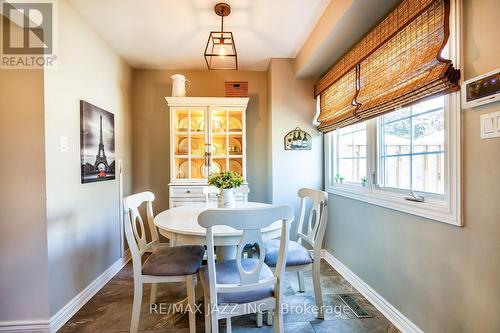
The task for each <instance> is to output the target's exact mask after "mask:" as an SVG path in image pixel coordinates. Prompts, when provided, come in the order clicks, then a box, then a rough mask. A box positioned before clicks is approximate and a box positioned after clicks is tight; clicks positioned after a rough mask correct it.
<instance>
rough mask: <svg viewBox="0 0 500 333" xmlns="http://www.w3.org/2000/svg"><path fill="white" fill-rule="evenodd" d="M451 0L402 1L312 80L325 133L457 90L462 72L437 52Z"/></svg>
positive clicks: (441, 45) (442, 44) (442, 42)
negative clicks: (318, 99)
mask: <svg viewBox="0 0 500 333" xmlns="http://www.w3.org/2000/svg"><path fill="white" fill-rule="evenodd" d="M449 12H450V4H449V0H404V1H403V2H402V3H401V4H400V5H399V6H398V7H397V8H396V9H395V10H394V11H393V12H391V13H390V14H389V15H388V16H387V17H386V18H385V19H384V20H383V21H382V22H381V23H380V24H379V25H377V26H376V27H375V28H374V29H373V30H372V31H371V32H370V33H369V34H368V35H367V36H366V37H364V38H363V39H362V40H361V41H360V42H358V43H357V44H356V45H355V46H354V47H353V48H352V49H351V50H350V51H349V52H347V54H346V55H345V56H344V57H343V58H342V59H340V61H339V62H337V63H336V64H335V65H334V66H333V67H332V68H331V69H330V70H329V71H328V72H327V73H326V74H325V75H324V76H323V77H322V78H321V79H320V80H319V81H318V82H317V83H316V85H315V87H314V90H315V91H314V94H315V96H318V95H320V108H321V110H320V111H321V112H320V115H319V117H318V121H319V122H320V125H319V126H318V128H319V129H320V130H321V131H322V132H324V133H326V132H329V131H332V130H335V129H337V128H340V127H344V126H347V125H351V124H354V123H357V122H360V121H364V120H367V119H370V118H373V117H376V116H379V115H381V114H383V113H386V112H390V111H393V110H394V109H395V108H396V107H404V106H407V105H410V104H413V103H416V102H418V101H420V100H422V99H425V98H428V97H431V96H436V95H439V94H447V93H450V92H453V91H457V90H458V89H459V86H458V81H459V79H460V71H459V70H458V69H455V68H454V67H453V64H452V63H451V61H450V60H446V59H444V58H442V57H441V51H442V50H443V48H444V47H445V45H446V43H447V41H448V36H449V26H448V24H449V22H448V21H449Z"/></svg>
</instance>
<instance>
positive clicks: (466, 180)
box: [325, 0, 500, 333]
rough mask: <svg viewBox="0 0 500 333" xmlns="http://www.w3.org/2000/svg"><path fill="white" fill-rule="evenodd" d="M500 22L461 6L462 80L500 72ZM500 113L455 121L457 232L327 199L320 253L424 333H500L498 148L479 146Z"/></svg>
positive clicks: (496, 9) (499, 9)
mask: <svg viewBox="0 0 500 333" xmlns="http://www.w3.org/2000/svg"><path fill="white" fill-rule="evenodd" d="M499 21H500V2H499V1H489V0H466V1H464V26H463V28H464V33H465V36H464V37H465V40H464V56H465V64H464V70H465V79H468V78H471V77H474V76H476V75H479V74H482V73H485V72H488V71H490V70H493V69H495V68H498V67H500V57H499V56H498V54H499V52H500V44H499V43H498V41H500V29H498V28H497V27H494V26H492V25H491V23H492V22H499ZM462 73H464V72H462ZM498 110H500V103H496V104H490V105H488V106H484V107H479V108H475V109H470V110H464V111H462V120H463V136H462V137H463V139H462V140H463V144H462V148H463V164H462V165H463V205H464V206H463V208H464V221H465V226H464V227H463V228H460V227H455V226H451V225H447V224H444V223H440V222H436V221H430V220H426V219H423V218H420V217H416V216H413V215H408V214H404V213H400V212H396V211H392V210H389V209H385V208H381V207H378V206H374V205H370V204H366V203H362V202H359V201H355V200H351V199H347V198H344V197H340V196H335V195H330V210H329V225H328V228H327V235H326V241H325V245H326V248H327V250H328V251H330V252H331V253H332V254H333V255H334V256H335V257H337V258H338V259H339V260H340V261H341V262H342V263H343V264H345V265H346V266H347V267H348V268H349V269H350V270H352V271H353V272H354V273H355V274H356V275H358V276H359V277H360V278H361V279H363V280H364V281H365V282H366V283H367V284H368V285H370V286H371V287H372V288H373V289H375V290H376V291H377V292H378V293H379V294H380V295H382V296H383V297H384V298H385V299H386V300H388V301H389V302H390V303H391V304H392V305H393V306H395V307H396V308H397V309H398V310H399V311H401V312H402V313H403V314H404V315H405V316H406V317H408V318H409V319H410V320H411V321H413V322H414V323H415V324H416V325H417V326H418V327H420V328H421V329H422V330H424V331H425V332H427V333H432V332H436V333H444V332H450V333H451V332H453V333H455V332H499V331H500V316H499V315H498V309H499V308H500V285H499V282H500V204H499V203H500V186H499V182H498V173H499V170H500V139H490V140H480V138H479V117H480V115H481V114H484V113H487V112H492V111H498Z"/></svg>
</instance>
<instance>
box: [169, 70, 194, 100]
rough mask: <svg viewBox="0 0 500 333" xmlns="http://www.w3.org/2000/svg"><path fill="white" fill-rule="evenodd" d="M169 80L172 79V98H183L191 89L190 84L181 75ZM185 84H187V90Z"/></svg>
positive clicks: (173, 76)
mask: <svg viewBox="0 0 500 333" xmlns="http://www.w3.org/2000/svg"><path fill="white" fill-rule="evenodd" d="M170 78H171V79H172V97H185V96H186V92H187V91H188V90H189V88H190V87H191V82H190V81H189V80H188V79H186V77H185V76H184V75H182V74H174V75H172V76H171V77H170ZM186 82H187V83H188V87H187V89H186Z"/></svg>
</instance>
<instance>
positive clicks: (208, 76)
mask: <svg viewBox="0 0 500 333" xmlns="http://www.w3.org/2000/svg"><path fill="white" fill-rule="evenodd" d="M175 73H181V74H183V75H185V76H186V77H187V78H188V79H189V80H190V81H191V89H190V90H189V91H188V93H187V95H188V96H202V97H205V96H224V82H225V81H248V86H249V96H250V101H249V103H248V109H247V142H248V144H247V154H248V155H247V180H248V183H249V186H250V190H251V191H250V200H255V201H262V202H267V201H269V197H268V193H267V184H268V182H269V171H268V161H267V158H268V148H267V142H268V140H267V135H268V133H267V126H268V124H267V121H268V119H267V74H266V72H245V71H237V72H235V71H208V70H206V71H188V70H180V71H176V70H134V78H133V110H134V112H133V119H134V121H133V124H134V191H146V190H147V191H153V192H154V193H155V195H156V200H155V204H154V209H155V211H156V212H159V211H161V210H164V209H167V208H168V187H167V184H168V183H169V182H170V179H169V178H170V171H169V168H170V159H169V113H168V107H167V103H166V101H165V96H170V95H171V91H172V83H171V79H170V76H171V75H172V74H175Z"/></svg>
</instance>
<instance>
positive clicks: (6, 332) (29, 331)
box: [0, 250, 131, 333]
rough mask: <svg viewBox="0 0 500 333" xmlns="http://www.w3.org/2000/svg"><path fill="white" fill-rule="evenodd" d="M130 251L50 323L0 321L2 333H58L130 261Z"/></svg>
mask: <svg viewBox="0 0 500 333" xmlns="http://www.w3.org/2000/svg"><path fill="white" fill-rule="evenodd" d="M130 258H131V257H130V251H129V250H127V251H125V255H124V257H123V258H120V259H118V260H117V261H115V263H114V264H113V265H111V266H110V267H109V268H108V269H107V270H106V271H105V272H104V273H102V274H101V275H100V276H99V277H97V279H95V280H94V281H92V283H91V284H89V285H88V286H87V288H85V289H84V290H82V291H81V292H80V293H79V294H78V295H76V296H75V298H73V299H72V300H71V301H69V302H68V304H66V305H65V306H64V307H63V308H62V309H61V310H59V311H58V312H57V313H56V314H55V315H53V316H52V317H51V318H50V321H46V320H45V321H44V320H37V321H0V332H2V333H49V332H57V330H59V329H60V328H61V327H62V326H63V325H64V324H65V323H66V322H67V321H68V320H69V319H70V318H71V317H73V315H74V314H75V313H76V312H77V311H78V310H80V309H81V308H82V307H83V306H84V305H85V304H86V303H87V302H88V301H89V300H90V299H91V298H92V297H93V296H94V295H95V294H97V292H98V291H99V290H101V288H102V287H104V285H105V284H106V283H108V282H109V280H111V279H112V278H113V277H114V276H115V275H116V274H117V273H118V272H119V271H120V270H121V269H122V268H123V267H124V266H125V265H126V264H127V262H128V261H129V260H130Z"/></svg>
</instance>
